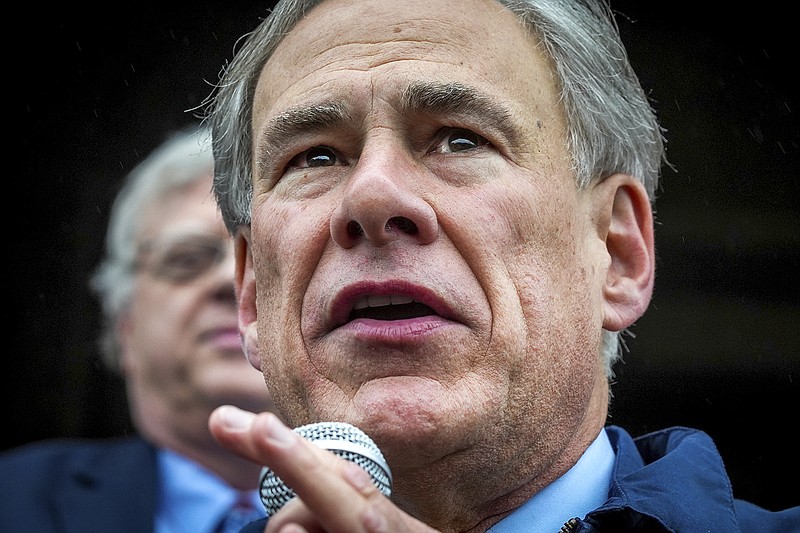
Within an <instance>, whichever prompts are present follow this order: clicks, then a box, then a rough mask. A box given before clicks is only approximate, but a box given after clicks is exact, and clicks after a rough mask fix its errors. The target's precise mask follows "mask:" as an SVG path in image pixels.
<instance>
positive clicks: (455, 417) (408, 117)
mask: <svg viewBox="0 0 800 533" xmlns="http://www.w3.org/2000/svg"><path fill="white" fill-rule="evenodd" d="M253 137H254V161H253V164H254V169H255V170H254V176H253V180H254V198H253V207H252V209H253V211H252V215H253V216H252V225H251V228H250V230H249V232H247V231H245V232H243V233H242V234H240V237H239V243H240V244H246V246H247V247H248V253H249V254H250V256H249V257H250V258H251V259H252V264H249V265H248V269H249V268H252V269H253V271H252V272H251V273H248V272H249V271H246V272H245V273H244V274H243V275H242V276H240V278H239V286H238V289H239V291H240V294H241V295H244V296H245V298H242V299H241V301H242V302H243V304H242V305H243V306H244V307H243V308H242V309H244V311H242V309H240V327H241V328H242V329H243V331H244V333H245V336H246V338H247V339H248V343H250V345H251V346H255V345H256V342H257V343H258V346H259V350H260V357H261V361H262V363H261V367H262V369H263V370H264V372H265V376H266V378H267V381H268V383H269V384H270V388H271V390H273V391H275V392H276V394H275V396H276V401H277V403H278V404H279V407H280V408H281V409H282V411H283V412H284V414H285V415H286V417H287V420H288V422H289V423H290V424H294V425H299V424H302V423H307V422H311V421H315V420H344V421H348V422H350V423H353V424H355V425H357V426H359V427H361V428H362V429H364V430H365V431H367V433H368V434H370V435H371V436H373V438H375V440H376V441H377V442H378V444H379V445H381V447H382V449H383V450H384V451H385V454H386V455H387V457H388V458H389V460H390V464H391V463H392V462H393V461H394V462H402V463H403V464H405V465H412V463H414V462H415V461H417V462H418V464H417V465H412V466H409V467H410V468H413V467H414V466H417V467H419V468H422V467H423V466H424V465H423V463H432V462H435V461H437V460H440V459H443V458H445V457H447V458H448V460H454V461H457V460H460V459H458V458H459V457H463V458H464V459H463V460H464V461H474V460H475V457H476V456H480V455H481V454H484V455H485V454H495V455H496V454H498V453H507V452H508V450H512V449H522V448H524V449H525V451H524V452H521V453H523V454H529V455H531V456H532V455H534V454H538V455H539V456H540V460H542V461H544V462H546V461H547V460H548V459H547V458H548V457H550V458H553V457H555V454H556V453H558V452H559V451H560V448H559V447H562V446H564V444H563V443H564V442H565V441H568V440H569V439H570V436H572V435H574V434H575V433H576V432H577V431H578V430H577V428H578V426H580V425H581V424H583V423H584V422H585V420H586V419H587V418H589V417H590V416H591V417H594V416H599V417H600V419H601V422H600V424H602V418H604V414H605V411H604V409H605V403H604V402H605V396H606V394H607V389H606V388H605V387H606V385H605V379H604V376H603V375H602V374H603V371H602V367H601V363H600V360H599V355H598V353H599V346H600V335H601V326H602V323H603V312H602V301H601V300H602V294H601V293H602V289H601V287H602V284H603V281H604V279H605V276H606V270H607V268H608V262H609V259H608V255H607V254H606V252H605V247H604V245H603V242H602V238H601V237H600V236H598V231H597V228H596V227H595V224H594V222H593V219H594V217H593V211H592V209H593V207H592V202H591V197H592V192H591V190H588V191H578V190H577V188H576V185H575V177H574V174H573V172H572V171H571V161H570V157H569V153H568V149H567V141H566V134H565V123H564V117H563V115H562V111H561V108H560V105H559V95H558V87H557V82H556V79H555V75H554V74H553V72H552V71H551V67H550V65H549V64H548V62H547V61H546V60H545V59H544V57H543V56H542V54H541V53H540V52H539V51H538V49H537V43H536V41H535V40H534V39H533V38H532V37H531V36H530V35H529V34H528V33H526V31H525V30H524V29H523V28H522V27H520V26H519V24H518V22H517V19H516V17H515V16H514V15H513V14H511V13H509V12H507V11H504V9H503V8H502V7H501V6H500V5H499V4H497V3H495V2H493V1H487V0H459V1H454V0H446V1H437V2H429V1H427V0H419V1H413V2H396V1H388V0H387V1H370V2H350V1H344V0H327V1H325V2H323V3H322V4H321V5H320V6H318V7H316V8H314V9H313V10H311V11H310V12H309V13H308V15H307V17H306V18H304V19H303V20H302V21H301V22H300V23H299V24H298V25H297V26H296V28H295V29H294V30H293V31H292V32H291V33H290V34H289V35H288V36H287V37H286V38H285V39H284V40H283V41H282V43H281V44H280V46H279V47H278V49H277V51H276V52H275V54H274V55H273V56H272V57H271V59H270V60H269V61H268V63H267V64H266V66H265V68H264V69H263V71H262V73H261V77H260V80H259V83H258V86H257V90H256V95H255V106H254V113H253ZM252 273H254V276H255V282H254V283H249V282H248V280H252V279H253V278H252ZM248 296H249V298H248ZM251 302H252V303H251ZM248 305H249V306H250V307H249V308H248ZM600 404H602V407H600V408H599V411H598V412H600V413H599V415H598V413H597V412H595V413H592V414H591V415H588V414H587V412H588V411H589V410H590V405H593V406H596V405H600ZM598 427H599V426H598ZM595 434H596V433H595ZM593 437H594V435H592V438H593ZM523 442H524V445H523ZM506 447H508V448H506ZM498 448H499V449H498ZM556 448H559V449H558V450H557V449H556ZM470 451H475V454H472V455H471V454H470V453H461V452H470ZM476 454H477V455H476ZM521 460H522V461H523V462H524V461H526V458H525V457H521Z"/></svg>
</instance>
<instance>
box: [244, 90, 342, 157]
mask: <svg viewBox="0 0 800 533" xmlns="http://www.w3.org/2000/svg"><path fill="white" fill-rule="evenodd" d="M349 118H350V113H349V111H348V110H347V108H346V107H345V106H344V105H343V104H342V103H341V102H333V101H332V102H324V103H320V104H315V105H310V106H298V107H294V108H290V109H287V110H286V111H284V112H282V113H281V114H279V115H277V116H275V117H273V118H272V119H271V120H270V121H269V125H268V126H267V128H266V129H265V130H264V133H263V134H262V135H261V137H260V139H259V143H258V144H259V148H260V150H259V153H261V156H260V157H259V158H258V170H259V171H261V170H263V168H264V167H265V165H266V164H267V162H268V160H269V159H270V157H271V156H272V154H275V153H280V151H281V150H282V149H283V148H284V147H285V146H287V145H288V144H290V142H291V139H293V138H295V137H298V136H301V135H304V134H308V133H310V132H313V131H317V130H322V129H325V128H332V127H334V126H337V125H339V124H342V123H345V122H347V121H348V120H349Z"/></svg>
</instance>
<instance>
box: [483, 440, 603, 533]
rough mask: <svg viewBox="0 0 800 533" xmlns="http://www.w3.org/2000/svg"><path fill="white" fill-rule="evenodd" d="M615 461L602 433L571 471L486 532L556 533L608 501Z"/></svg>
mask: <svg viewBox="0 0 800 533" xmlns="http://www.w3.org/2000/svg"><path fill="white" fill-rule="evenodd" d="M614 459H615V457H614V449H613V448H612V447H611V442H609V440H608V435H606V431H605V429H603V430H601V431H600V434H599V435H598V436H597V438H595V439H594V441H593V442H592V444H590V445H589V447H588V448H587V449H586V451H585V452H584V453H583V455H582V456H581V458H580V459H578V462H577V463H575V465H574V466H573V467H572V468H570V469H569V470H567V472H566V473H565V474H564V475H563V476H561V477H560V478H558V479H556V480H555V481H554V482H553V483H551V484H550V485H548V486H547V487H545V488H544V489H543V490H541V491H540V492H539V493H537V494H535V495H534V496H533V498H531V499H530V500H528V501H527V502H525V503H524V504H522V505H521V506H520V507H519V508H517V509H516V510H515V511H514V512H513V513H511V514H510V515H508V516H507V517H505V518H503V519H502V520H501V521H499V522H498V523H497V524H495V525H494V526H492V527H491V528H490V529H489V532H490V533H520V532H525V533H558V531H559V530H560V529H561V526H563V525H564V523H566V522H567V521H568V520H569V519H570V518H574V517H576V516H577V517H578V518H583V517H584V516H586V515H587V514H588V513H589V512H590V511H593V510H595V509H597V508H598V507H600V506H601V505H603V504H604V503H605V502H606V500H608V488H609V486H610V484H611V471H612V469H613V468H614Z"/></svg>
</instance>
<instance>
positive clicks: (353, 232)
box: [347, 220, 364, 238]
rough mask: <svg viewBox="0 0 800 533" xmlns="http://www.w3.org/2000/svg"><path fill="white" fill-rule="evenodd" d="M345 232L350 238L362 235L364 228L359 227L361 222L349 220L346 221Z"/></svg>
mask: <svg viewBox="0 0 800 533" xmlns="http://www.w3.org/2000/svg"><path fill="white" fill-rule="evenodd" d="M347 234H348V235H349V236H350V238H353V237H359V236H361V235H364V229H363V228H362V227H361V224H359V223H358V222H356V221H355V220H351V221H350V222H348V223H347Z"/></svg>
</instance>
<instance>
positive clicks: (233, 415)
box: [219, 405, 255, 431]
mask: <svg viewBox="0 0 800 533" xmlns="http://www.w3.org/2000/svg"><path fill="white" fill-rule="evenodd" d="M219 415H220V418H221V419H222V421H223V422H224V423H225V426H226V427H227V428H228V429H230V430H233V431H243V430H247V429H250V426H252V425H253V420H254V419H255V415H254V414H253V413H249V412H247V411H243V410H242V409H239V408H238V407H234V406H232V405H226V406H223V407H220V409H219Z"/></svg>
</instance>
